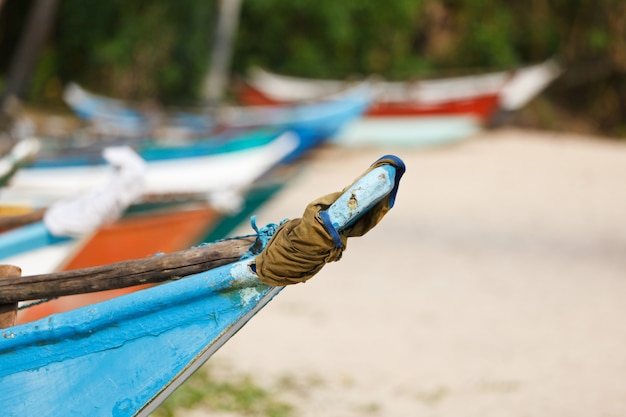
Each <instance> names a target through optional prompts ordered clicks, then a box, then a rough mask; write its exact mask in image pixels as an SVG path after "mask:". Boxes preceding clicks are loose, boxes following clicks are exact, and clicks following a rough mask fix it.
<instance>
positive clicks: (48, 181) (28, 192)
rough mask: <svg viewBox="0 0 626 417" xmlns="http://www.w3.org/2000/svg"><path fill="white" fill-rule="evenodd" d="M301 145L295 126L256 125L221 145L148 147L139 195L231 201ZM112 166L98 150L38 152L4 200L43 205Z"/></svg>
mask: <svg viewBox="0 0 626 417" xmlns="http://www.w3.org/2000/svg"><path fill="white" fill-rule="evenodd" d="M300 145H301V141H300V138H299V137H298V135H297V134H295V133H294V132H290V131H284V130H271V129H258V130H254V131H247V132H245V133H242V134H241V140H239V141H238V140H234V141H232V142H227V143H226V144H223V145H216V144H215V143H214V142H207V143H205V142H202V143H192V144H188V145H177V146H169V147H168V146H155V147H144V148H141V149H139V151H138V153H139V155H140V156H141V157H142V158H144V160H146V167H147V168H146V175H145V179H144V181H145V187H144V192H143V194H142V196H141V198H142V199H143V198H152V197H154V196H175V195H178V194H182V195H189V194H195V195H204V196H205V197H206V198H207V199H209V200H211V201H215V202H218V201H221V202H225V203H229V202H231V201H234V197H235V196H236V195H237V193H239V192H243V191H244V190H245V189H246V188H247V187H248V186H250V184H251V183H252V182H253V181H254V180H255V179H257V178H259V177H260V176H262V175H263V174H264V173H266V172H267V171H269V170H270V169H271V168H272V167H274V166H276V164H278V163H279V162H280V161H283V160H284V159H285V158H286V157H287V156H288V155H291V154H292V153H293V152H294V151H295V150H297V149H299V147H300ZM112 169H113V168H112V167H111V166H109V165H107V164H105V163H103V162H102V161H101V156H100V154H95V155H91V156H89V155H87V156H86V155H84V154H78V155H76V156H73V155H70V154H68V155H67V156H66V157H64V158H61V159H51V160H46V159H44V158H39V159H38V160H37V161H36V163H34V164H32V165H29V166H26V167H23V168H22V169H20V170H19V171H18V172H17V173H16V174H15V175H14V176H13V177H12V178H11V180H10V181H9V183H8V184H7V186H6V187H4V188H2V189H1V190H0V202H8V201H29V202H32V204H33V205H34V206H40V207H41V206H44V207H45V206H47V205H49V204H50V203H51V202H53V201H57V200H59V199H62V198H71V197H75V196H77V195H81V194H84V193H85V192H88V191H89V190H92V189H94V188H98V187H100V186H102V185H103V184H104V183H105V182H106V181H107V178H108V177H109V175H110V174H111V171H112ZM224 196H227V197H228V198H225V197H224Z"/></svg>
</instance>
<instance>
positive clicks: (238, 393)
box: [153, 369, 293, 417]
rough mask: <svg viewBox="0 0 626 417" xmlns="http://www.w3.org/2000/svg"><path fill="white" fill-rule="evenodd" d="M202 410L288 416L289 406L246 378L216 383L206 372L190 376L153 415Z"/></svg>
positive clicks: (166, 416) (171, 416) (263, 416)
mask: <svg viewBox="0 0 626 417" xmlns="http://www.w3.org/2000/svg"><path fill="white" fill-rule="evenodd" d="M196 407H203V408H205V409H208V410H212V411H222V412H232V413H237V414H244V415H247V416H251V417H254V416H257V417H290V416H291V415H292V412H293V410H292V407H291V406H290V405H289V404H286V403H283V402H280V401H277V400H276V399H275V398H274V396H273V395H272V393H271V392H269V391H267V390H266V389H264V388H262V387H260V386H259V385H257V384H256V383H255V382H254V381H252V379H250V378H249V377H239V378H235V379H234V380H232V381H218V380H216V379H214V378H213V377H212V376H211V375H210V373H209V372H208V371H206V369H203V370H201V371H198V372H196V373H195V374H193V375H192V376H191V377H190V378H189V379H188V380H187V381H185V383H184V384H183V385H182V386H181V387H180V388H179V389H178V390H176V391H175V392H174V394H172V395H171V396H170V397H169V398H168V399H167V400H166V401H165V402H164V403H163V404H161V406H159V408H157V409H156V411H155V412H154V414H153V415H154V416H155V417H175V416H176V411H177V410H181V409H191V408H196Z"/></svg>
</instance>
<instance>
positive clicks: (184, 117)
mask: <svg viewBox="0 0 626 417" xmlns="http://www.w3.org/2000/svg"><path fill="white" fill-rule="evenodd" d="M376 94H377V89H376V87H375V85H374V84H373V83H372V82H370V81H363V82H361V83H359V84H357V85H355V86H350V87H349V88H346V89H344V90H340V91H338V92H336V93H335V94H333V95H329V96H327V97H324V98H320V99H317V100H311V101H309V102H303V103H297V104H294V103H290V104H284V105H279V106H275V105H272V106H221V107H218V108H213V109H204V110H202V109H200V110H198V111H197V112H195V113H184V112H178V113H177V115H176V123H177V126H181V125H186V124H188V125H189V126H190V129H191V130H194V129H195V126H196V125H198V124H199V123H201V122H199V121H198V120H199V119H205V120H207V122H206V124H207V125H210V126H212V130H206V131H203V133H202V134H198V135H195V136H193V137H194V138H196V140H198V139H201V138H202V136H203V135H204V136H206V135H207V134H208V133H211V132H219V131H222V130H226V131H227V132H230V131H231V130H233V129H234V130H235V131H239V130H241V129H246V130H247V129H250V128H272V129H282V130H290V131H294V132H296V133H297V134H298V136H299V137H300V146H299V147H298V148H297V149H296V150H294V151H293V152H292V153H291V154H289V155H288V156H286V157H285V160H284V162H287V163H288V162H293V161H294V160H296V159H298V158H300V157H301V156H302V155H303V153H304V152H306V151H308V150H309V149H311V148H313V147H315V146H317V145H319V144H320V143H321V142H322V141H324V140H326V139H329V138H331V137H332V136H334V135H335V134H336V133H337V132H338V131H339V129H340V128H341V127H342V126H344V125H345V124H347V123H349V122H351V121H352V120H355V119H357V118H359V117H360V116H361V115H362V114H363V113H364V112H365V111H366V110H367V109H368V108H369V106H370V105H371V104H372V102H373V100H374V98H375V96H376ZM65 99H66V102H67V103H68V105H70V107H71V108H72V109H73V110H74V111H75V112H76V114H77V115H79V116H80V117H81V118H83V119H84V120H86V121H88V122H89V123H96V124H100V125H106V126H113V127H112V128H110V130H111V132H113V133H115V132H114V126H117V125H119V126H132V127H129V128H128V129H126V128H122V129H124V130H128V131H133V130H134V131H136V134H135V137H142V138H144V137H150V135H154V134H156V133H155V131H154V128H153V127H152V125H151V120H154V119H155V116H150V114H145V113H143V112H141V111H139V110H137V109H136V108H134V107H133V106H131V105H129V104H125V103H124V102H122V101H120V100H115V99H111V98H109V97H105V96H101V95H98V94H94V93H91V92H88V91H87V90H84V89H82V88H81V87H80V86H78V85H77V84H75V83H72V84H69V85H68V86H67V87H66V94H65ZM177 130H181V129H180V128H172V129H168V130H166V131H167V134H168V135H175V132H176V131H177ZM198 131H201V129H200V130H198ZM183 136H185V135H183ZM170 137H171V136H170Z"/></svg>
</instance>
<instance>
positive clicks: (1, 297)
mask: <svg viewBox="0 0 626 417" xmlns="http://www.w3.org/2000/svg"><path fill="white" fill-rule="evenodd" d="M255 240H256V238H255V237H243V238H237V239H231V240H226V241H222V242H217V243H213V244H211V245H206V246H199V247H196V248H191V249H187V250H184V251H179V252H173V253H170V254H165V255H159V256H153V257H150V258H144V259H136V260H129V261H122V262H117V263H113V264H109V265H103V266H96V267H91V268H84V269H75V270H71V271H64V272H55V273H51V274H41V275H32V276H25V277H21V278H16V277H11V276H10V275H7V278H4V279H0V305H2V304H9V303H17V302H19V301H25V300H38V299H42V298H56V297H62V296H65V295H73V294H83V293H89V292H98V291H105V290H112V289H118V288H126V287H132V286H135V285H141V284H152V283H158V282H164V281H169V280H175V279H180V278H183V277H185V276H188V275H192V274H197V273H200V272H204V271H207V270H210V269H213V268H217V267H219V266H222V265H226V264H229V263H232V262H235V261H237V260H239V259H240V258H241V257H242V256H243V255H245V254H246V253H247V252H248V250H249V249H250V247H251V245H253V244H254V243H255Z"/></svg>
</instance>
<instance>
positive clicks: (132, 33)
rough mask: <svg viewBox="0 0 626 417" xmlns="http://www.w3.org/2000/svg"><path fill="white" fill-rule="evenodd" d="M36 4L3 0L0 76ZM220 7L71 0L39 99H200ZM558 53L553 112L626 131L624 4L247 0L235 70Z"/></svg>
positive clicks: (336, 70)
mask: <svg viewBox="0 0 626 417" xmlns="http://www.w3.org/2000/svg"><path fill="white" fill-rule="evenodd" d="M31 2H32V1H24V0H5V4H4V6H3V7H2V9H1V10H0V51H1V52H2V53H1V54H0V74H6V69H7V63H8V62H9V61H8V60H9V59H10V57H11V54H12V53H13V52H14V50H13V48H14V46H15V42H16V38H17V36H18V34H19V30H20V28H21V26H20V25H19V24H18V22H23V20H24V16H25V15H26V13H27V9H28V7H29V5H30V3H31ZM215 7H216V6H215V2H207V1H205V0H178V1H174V0H151V1H148V0H135V1H132V2H127V1H123V0H108V1H106V2H85V1H82V0H62V1H61V6H60V10H59V12H58V17H57V21H56V27H55V30H54V33H53V36H52V37H51V39H50V40H49V43H48V45H47V47H46V49H45V51H44V52H43V54H42V56H41V57H40V60H39V65H38V68H37V71H36V74H35V76H34V78H33V80H32V83H31V92H30V98H31V99H34V100H41V99H45V98H53V97H55V96H58V95H59V92H60V89H61V86H62V85H63V84H64V83H65V82H67V81H70V80H75V81H78V82H81V83H83V84H84V85H86V86H87V87H89V88H91V89H94V90H98V91H106V92H107V93H108V94H110V95H113V96H118V97H122V98H133V99H146V98H150V99H156V100H160V101H162V102H167V103H181V102H194V101H197V100H199V94H200V91H201V86H202V81H203V79H204V77H205V75H206V71H207V65H208V63H209V59H210V48H211V45H212V36H213V28H214V19H215V16H216V10H215ZM549 57H557V58H558V59H559V60H560V61H561V62H562V63H563V66H564V68H565V69H566V72H565V74H564V76H563V77H562V78H561V79H560V80H558V82H557V83H555V85H553V86H552V87H551V88H550V90H549V91H548V95H547V96H548V97H549V99H550V100H549V103H548V105H547V107H546V106H544V107H543V109H544V112H546V113H550V112H552V113H551V114H552V115H553V116H552V117H553V118H555V119H558V120H565V116H566V115H570V117H569V118H568V119H567V120H575V119H580V118H581V117H584V118H586V119H587V120H588V124H589V125H590V126H591V128H592V129H595V130H597V131H601V132H603V133H606V134H611V135H616V136H626V2H624V1H623V0H523V1H518V2H512V1H507V0H390V1H386V2H380V1H375V0H344V1H335V0H317V1H314V2H313V1H308V0H289V1H284V0H254V1H252V0H250V1H244V3H243V9H242V13H241V19H240V26H239V31H238V37H237V41H236V44H235V50H234V62H233V72H234V73H236V74H240V75H245V73H246V71H247V70H248V69H249V68H250V67H251V66H255V65H259V66H263V67H265V68H268V69H270V70H272V71H276V72H282V73H287V74H294V75H301V76H310V77H331V78H346V77H350V76H354V75H365V74H371V73H376V74H380V75H382V76H385V77H387V78H390V79H407V78H417V77H425V76H442V75H452V74H457V73H469V72H480V71H484V70H493V69H502V68H509V67H513V66H517V65H521V64H526V63H530V62H537V61H541V60H544V59H546V58H549ZM544 104H546V103H544ZM547 109H551V110H550V112H549V111H548V110H547ZM558 120H557V122H558ZM553 124H555V125H556V126H557V127H558V125H559V123H553ZM565 127H567V126H565Z"/></svg>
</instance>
